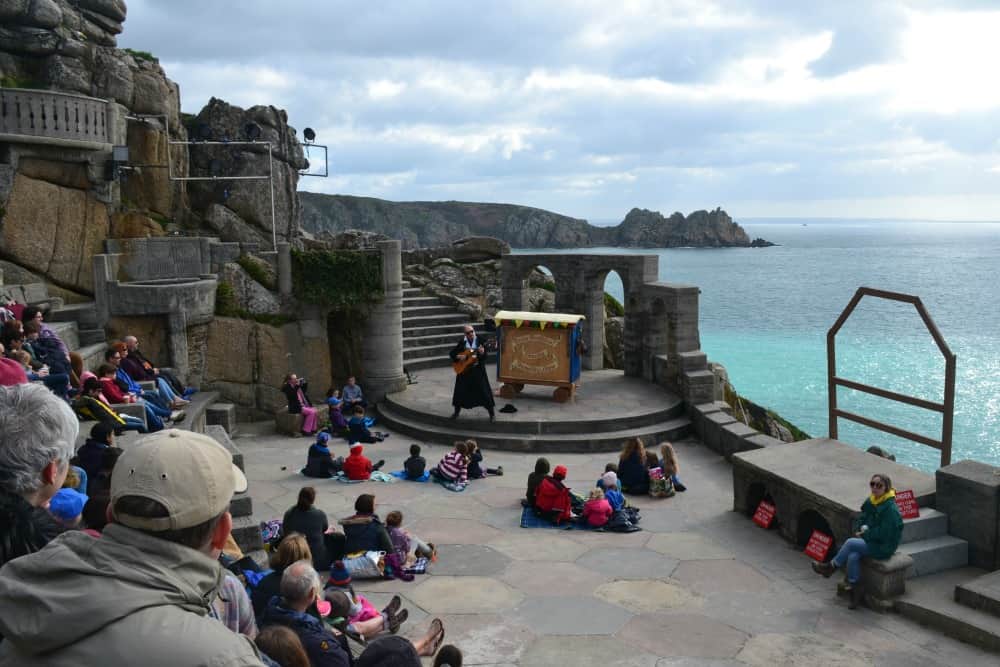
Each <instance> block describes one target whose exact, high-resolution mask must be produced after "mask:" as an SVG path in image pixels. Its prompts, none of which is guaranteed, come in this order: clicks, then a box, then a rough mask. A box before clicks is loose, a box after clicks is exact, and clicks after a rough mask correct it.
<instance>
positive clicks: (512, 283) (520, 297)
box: [500, 256, 528, 311]
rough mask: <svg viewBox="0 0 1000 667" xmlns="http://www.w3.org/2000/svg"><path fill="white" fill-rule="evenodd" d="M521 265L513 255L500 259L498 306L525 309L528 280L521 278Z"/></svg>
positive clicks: (508, 308) (509, 308)
mask: <svg viewBox="0 0 1000 667" xmlns="http://www.w3.org/2000/svg"><path fill="white" fill-rule="evenodd" d="M522 268H523V267H522V266H521V265H520V264H519V263H518V260H517V259H515V258H513V257H509V256H508V257H504V258H503V259H501V260H500V308H501V309H503V310H515V311H517V310H525V309H526V308H527V306H528V281H527V280H523V279H522V278H521V269H522Z"/></svg>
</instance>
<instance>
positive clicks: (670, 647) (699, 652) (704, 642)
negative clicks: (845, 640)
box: [620, 614, 823, 664]
mask: <svg viewBox="0 0 1000 667" xmlns="http://www.w3.org/2000/svg"><path fill="white" fill-rule="evenodd" d="M620 637H621V638H622V639H624V640H625V641H626V642H628V644H629V645H630V646H638V647H639V648H642V649H643V650H645V651H649V652H650V653H653V654H656V655H660V656H663V657H670V656H689V657H695V658H732V657H734V656H735V655H736V654H737V653H739V651H740V649H741V648H743V643H744V642H745V641H746V639H747V635H746V634H745V633H743V632H740V631H739V630H737V629H735V628H732V627H730V626H728V625H726V624H724V623H719V622H718V621H716V620H715V619H712V618H709V617H707V616H701V615H697V614H641V615H639V616H636V617H635V618H633V619H632V620H630V621H629V622H628V623H627V624H626V625H625V627H624V628H622V631H621V634H620ZM815 664H823V663H815Z"/></svg>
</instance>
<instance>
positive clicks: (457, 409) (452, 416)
mask: <svg viewBox="0 0 1000 667" xmlns="http://www.w3.org/2000/svg"><path fill="white" fill-rule="evenodd" d="M459 412H461V409H460V408H455V411H454V412H452V413H451V417H448V419H458V413H459Z"/></svg>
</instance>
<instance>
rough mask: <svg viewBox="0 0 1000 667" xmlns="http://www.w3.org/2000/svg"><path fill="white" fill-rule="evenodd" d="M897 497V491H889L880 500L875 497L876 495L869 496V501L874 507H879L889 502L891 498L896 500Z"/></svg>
mask: <svg viewBox="0 0 1000 667" xmlns="http://www.w3.org/2000/svg"><path fill="white" fill-rule="evenodd" d="M895 497H896V489H889V490H888V491H886V492H885V493H883V494H882V495H881V496H879V497H878V498H876V497H875V494H874V493H873V494H871V495H869V496H868V500H869V501H870V502H871V504H872V505H874V506H875V507H878V506H879V505H881V504H882V503H884V502H885V501H887V500H889V499H890V498H895Z"/></svg>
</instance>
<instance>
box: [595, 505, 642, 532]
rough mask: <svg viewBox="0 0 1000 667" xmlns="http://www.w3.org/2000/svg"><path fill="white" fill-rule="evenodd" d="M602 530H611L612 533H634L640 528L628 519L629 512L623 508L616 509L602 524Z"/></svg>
mask: <svg viewBox="0 0 1000 667" xmlns="http://www.w3.org/2000/svg"><path fill="white" fill-rule="evenodd" d="M604 530H607V531H611V532H612V533H634V532H636V531H637V530H642V528H640V527H639V526H637V525H635V524H634V523H633V522H632V520H631V519H629V514H628V512H626V511H625V510H616V511H615V512H614V513H613V514H612V515H611V518H610V519H608V522H607V523H606V524H604Z"/></svg>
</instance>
